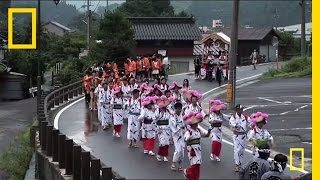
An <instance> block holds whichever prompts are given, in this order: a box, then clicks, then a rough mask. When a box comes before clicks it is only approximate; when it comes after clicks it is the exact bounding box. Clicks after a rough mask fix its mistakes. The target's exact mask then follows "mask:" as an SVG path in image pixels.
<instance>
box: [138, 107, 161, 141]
mask: <svg viewBox="0 0 320 180" xmlns="http://www.w3.org/2000/svg"><path fill="white" fill-rule="evenodd" d="M156 114H157V113H156V111H152V110H149V109H147V108H144V109H142V111H141V114H140V116H139V120H142V122H143V123H142V127H141V136H142V138H146V139H155V138H156V128H157V126H156Z"/></svg>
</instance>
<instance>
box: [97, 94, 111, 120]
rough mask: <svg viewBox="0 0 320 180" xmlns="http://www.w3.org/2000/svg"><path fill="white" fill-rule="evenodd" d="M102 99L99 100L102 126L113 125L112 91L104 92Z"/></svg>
mask: <svg viewBox="0 0 320 180" xmlns="http://www.w3.org/2000/svg"><path fill="white" fill-rule="evenodd" d="M101 94H102V95H101V96H102V98H101V99H100V98H99V102H100V106H101V121H102V126H105V125H111V123H112V109H111V105H110V103H111V100H112V91H111V90H110V89H108V90H106V91H102V93H101Z"/></svg>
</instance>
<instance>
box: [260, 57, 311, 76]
mask: <svg viewBox="0 0 320 180" xmlns="http://www.w3.org/2000/svg"><path fill="white" fill-rule="evenodd" d="M311 75H312V60H311V58H306V57H305V58H303V57H294V58H292V59H291V60H290V61H289V62H288V63H287V64H286V65H284V66H283V67H281V68H280V69H279V70H277V69H274V68H272V69H269V70H268V71H267V72H265V73H264V74H263V75H262V79H273V78H292V77H305V76H311Z"/></svg>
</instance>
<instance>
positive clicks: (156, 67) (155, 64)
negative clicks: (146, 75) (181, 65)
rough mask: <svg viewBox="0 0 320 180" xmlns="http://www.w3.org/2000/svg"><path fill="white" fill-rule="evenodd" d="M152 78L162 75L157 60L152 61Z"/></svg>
mask: <svg viewBox="0 0 320 180" xmlns="http://www.w3.org/2000/svg"><path fill="white" fill-rule="evenodd" d="M151 65H152V76H153V78H154V79H155V78H158V77H159V73H160V68H161V67H160V66H159V62H158V60H157V59H156V58H153V59H152V64H151Z"/></svg>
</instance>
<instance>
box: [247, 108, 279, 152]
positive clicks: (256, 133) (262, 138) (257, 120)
mask: <svg viewBox="0 0 320 180" xmlns="http://www.w3.org/2000/svg"><path fill="white" fill-rule="evenodd" d="M267 118H268V114H265V113H261V112H257V113H254V114H252V115H251V121H252V123H253V125H254V127H253V128H252V129H250V131H249V132H248V141H249V142H250V143H251V144H252V145H253V149H252V154H253V156H256V155H257V150H258V149H257V147H258V146H259V144H260V143H267V144H268V145H269V146H270V147H272V145H273V137H272V136H271V135H270V133H269V132H268V130H266V129H264V128H263V126H264V125H265V124H267Z"/></svg>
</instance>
